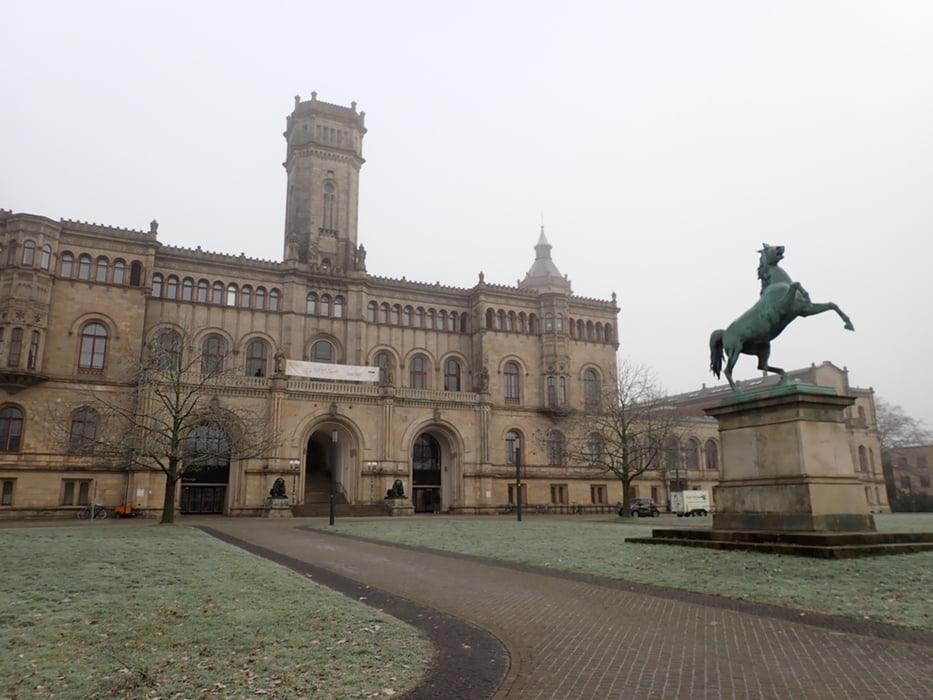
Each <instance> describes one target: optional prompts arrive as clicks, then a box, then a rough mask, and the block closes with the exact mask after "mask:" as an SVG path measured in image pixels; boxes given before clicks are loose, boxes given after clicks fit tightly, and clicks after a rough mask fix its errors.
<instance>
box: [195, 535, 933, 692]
mask: <svg viewBox="0 0 933 700" xmlns="http://www.w3.org/2000/svg"><path fill="white" fill-rule="evenodd" d="M184 523H185V524H191V525H198V526H202V527H204V529H206V530H207V531H209V532H212V534H215V535H218V536H221V537H223V538H224V539H227V540H228V541H234V542H236V543H239V544H240V545H241V546H245V547H246V548H248V549H251V550H252V551H255V552H257V553H260V554H263V555H264V556H268V557H269V558H272V559H276V560H278V561H280V562H282V563H284V564H286V565H289V566H293V567H294V568H298V569H299V570H302V567H304V570H305V571H306V573H307V572H311V574H310V575H311V576H312V578H315V579H316V580H319V581H320V582H322V583H325V584H326V585H332V586H333V587H335V588H338V589H339V590H343V591H344V592H349V593H350V594H351V595H354V591H355V592H356V594H358V597H365V598H366V599H367V602H369V603H371V604H375V605H377V606H378V607H381V608H384V609H385V610H386V611H387V612H389V613H391V614H397V616H399V617H402V619H405V620H406V621H408V622H410V623H412V624H416V625H417V626H419V628H421V629H422V630H426V633H427V634H428V636H429V638H431V639H432V641H434V642H435V644H436V645H438V648H439V657H440V658H439V661H440V663H439V665H438V666H437V667H436V668H435V669H434V673H433V675H432V676H430V677H429V678H428V679H426V682H425V684H424V685H423V686H421V687H420V688H419V689H418V690H417V691H415V693H413V694H412V695H411V696H410V697H416V698H444V699H445V700H451V699H453V698H471V699H472V698H477V699H478V698H487V697H494V698H559V699H561V700H563V699H578V698H584V699H589V698H651V699H655V698H659V699H660V698H691V699H695V698H697V699H699V698H710V699H712V698H734V699H735V700H744V699H748V698H782V699H786V698H813V699H820V700H823V699H831V698H851V699H852V700H864V699H866V698H904V699H907V698H917V699H919V698H928V697H931V693H933V691H931V688H933V634H931V633H926V632H912V631H909V630H902V629H899V628H893V627H886V626H883V625H876V624H869V623H862V622H859V621H855V620H848V619H844V618H835V617H829V616H819V615H812V614H802V613H799V612H795V611H791V610H786V609H783V608H776V607H770V606H763V605H755V604H747V603H741V602H736V601H728V600H725V599H719V598H716V597H714V596H703V595H698V594H689V593H684V592H679V591H670V590H666V589H654V588H652V587H649V586H639V585H634V584H628V583H624V582H619V581H614V580H609V579H603V578H599V577H594V576H579V575H574V574H562V573H560V572H552V571H544V570H541V569H536V568H533V567H526V566H521V565H510V564H502V563H499V562H493V561H489V560H481V559H476V558H472V557H465V556H461V555H447V554H442V553H438V552H433V551H429V550H425V549H418V548H412V547H400V546H393V545H391V544H385V543H376V542H373V541H370V540H361V539H357V538H351V537H345V536H339V535H333V534H329V533H326V532H321V531H316V530H309V529H306V526H307V524H308V521H305V520H300V519H296V520H286V519H283V520H271V519H244V518H216V519H214V518H212V519H210V520H207V519H203V520H194V519H188V518H186V519H185V521H184ZM314 572H317V573H316V574H315V573H314ZM329 577H330V579H331V580H330V581H328V580H327V579H328V578H329ZM348 587H349V590H348ZM419 621H420V622H422V623H424V624H418V623H419ZM464 623H465V624H464ZM476 628H479V629H476ZM481 630H485V632H487V633H488V634H483V633H482V631H481ZM489 635H491V637H490V636H489ZM497 640H498V641H497ZM500 644H501V646H500Z"/></svg>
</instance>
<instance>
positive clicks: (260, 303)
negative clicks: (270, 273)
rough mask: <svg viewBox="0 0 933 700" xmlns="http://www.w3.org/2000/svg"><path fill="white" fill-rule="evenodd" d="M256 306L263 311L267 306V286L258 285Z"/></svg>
mask: <svg viewBox="0 0 933 700" xmlns="http://www.w3.org/2000/svg"><path fill="white" fill-rule="evenodd" d="M256 308H257V309H259V310H260V311H262V310H263V309H265V308H266V288H265V287H256Z"/></svg>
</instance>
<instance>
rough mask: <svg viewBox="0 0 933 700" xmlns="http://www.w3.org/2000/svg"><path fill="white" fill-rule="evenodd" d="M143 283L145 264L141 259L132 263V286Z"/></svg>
mask: <svg viewBox="0 0 933 700" xmlns="http://www.w3.org/2000/svg"><path fill="white" fill-rule="evenodd" d="M142 283H143V264H142V263H141V262H139V260H134V261H133V262H131V263H130V286H131V287H138V286H139V285H141V284H142Z"/></svg>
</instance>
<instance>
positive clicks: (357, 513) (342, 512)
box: [292, 503, 390, 518]
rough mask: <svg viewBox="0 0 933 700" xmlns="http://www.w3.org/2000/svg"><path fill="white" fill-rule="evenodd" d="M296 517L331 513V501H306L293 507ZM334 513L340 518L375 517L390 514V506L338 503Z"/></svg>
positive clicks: (312, 516) (316, 516)
mask: <svg viewBox="0 0 933 700" xmlns="http://www.w3.org/2000/svg"><path fill="white" fill-rule="evenodd" d="M292 513H293V514H294V516H295V517H296V518H321V517H327V516H328V515H330V503H304V504H302V505H299V506H294V507H293V508H292ZM334 515H335V516H336V517H338V518H375V517H380V516H385V515H390V512H389V508H388V506H386V505H384V504H381V503H377V504H365V503H337V504H336V505H335V507H334Z"/></svg>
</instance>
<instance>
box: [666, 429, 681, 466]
mask: <svg viewBox="0 0 933 700" xmlns="http://www.w3.org/2000/svg"><path fill="white" fill-rule="evenodd" d="M664 466H665V467H666V468H667V469H668V471H669V472H670V473H671V474H672V475H673V474H675V473H676V472H677V470H678V469H679V468H680V440H678V439H677V438H676V437H674V436H671V437H669V438H667V440H665V441H664Z"/></svg>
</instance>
